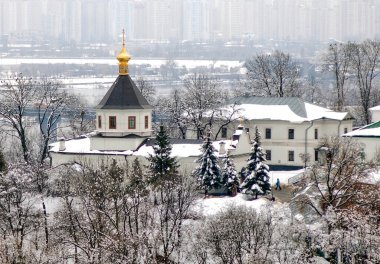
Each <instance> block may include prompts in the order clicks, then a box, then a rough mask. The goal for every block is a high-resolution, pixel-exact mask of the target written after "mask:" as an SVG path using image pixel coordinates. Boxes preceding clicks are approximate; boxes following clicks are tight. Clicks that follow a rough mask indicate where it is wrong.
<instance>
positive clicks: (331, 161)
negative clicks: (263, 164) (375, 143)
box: [305, 137, 374, 231]
mask: <svg viewBox="0 0 380 264" xmlns="http://www.w3.org/2000/svg"><path fill="white" fill-rule="evenodd" d="M321 146H322V147H321V148H322V149H323V150H324V151H325V164H324V165H320V164H314V165H313V166H312V168H311V169H310V171H308V172H307V177H308V179H309V180H310V183H311V184H312V186H314V188H316V190H317V191H316V192H317V196H318V197H319V198H318V200H319V201H320V202H319V203H315V202H313V199H307V200H305V202H306V203H307V204H308V205H309V206H310V207H311V208H313V210H314V211H315V212H316V213H317V214H318V215H320V216H324V215H325V212H326V210H327V209H328V208H332V209H333V210H334V211H340V210H343V209H345V208H347V207H348V206H349V205H350V204H351V203H356V201H357V200H358V198H359V197H360V193H361V189H360V188H358V187H359V186H360V185H361V183H362V182H363V181H364V180H365V179H366V178H367V177H368V175H369V173H370V172H371V171H372V170H373V169H374V163H372V162H365V161H363V157H362V153H361V149H362V148H361V146H360V144H359V143H358V142H356V141H354V139H351V138H337V137H332V138H325V139H323V140H322V142H321ZM329 228H330V229H331V226H329ZM330 231H331V230H330Z"/></svg>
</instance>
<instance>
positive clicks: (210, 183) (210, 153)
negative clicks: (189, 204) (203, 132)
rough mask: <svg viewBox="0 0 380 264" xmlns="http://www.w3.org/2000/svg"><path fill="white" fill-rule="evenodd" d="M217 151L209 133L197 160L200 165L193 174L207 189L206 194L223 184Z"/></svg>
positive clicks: (205, 189) (202, 186) (203, 187)
mask: <svg viewBox="0 0 380 264" xmlns="http://www.w3.org/2000/svg"><path fill="white" fill-rule="evenodd" d="M215 152H216V150H215V148H214V146H213V145H212V141H211V140H210V135H209V133H208V135H207V136H206V138H205V140H204V142H203V145H202V155H201V156H200V157H199V159H198V160H197V161H196V162H197V163H198V164H199V165H198V166H197V168H196V169H195V170H194V171H193V175H194V176H195V177H197V180H198V182H199V185H200V187H201V188H202V189H204V191H205V195H207V193H208V191H209V190H211V189H217V188H219V187H221V186H223V181H222V173H221V169H220V167H219V164H218V157H217V155H216V153H215Z"/></svg>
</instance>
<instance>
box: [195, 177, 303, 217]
mask: <svg viewBox="0 0 380 264" xmlns="http://www.w3.org/2000/svg"><path fill="white" fill-rule="evenodd" d="M302 172H303V170H294V171H272V172H270V176H271V181H272V183H273V184H272V185H274V184H275V182H276V180H277V178H278V179H280V182H281V184H287V182H288V179H289V178H291V177H293V176H295V175H297V174H299V173H302ZM268 204H272V205H274V206H279V207H281V206H282V205H280V203H278V202H275V203H273V202H271V201H270V200H268V198H265V197H262V198H259V199H257V200H252V201H247V200H245V199H244V195H243V194H240V193H239V194H238V195H236V196H235V197H230V196H223V197H208V198H206V199H204V198H200V199H198V200H197V201H196V203H195V205H194V210H196V211H197V212H198V213H200V214H202V215H204V216H210V215H214V214H216V213H218V212H220V211H221V210H223V209H226V208H227V207H228V206H231V205H234V206H241V205H243V206H247V207H249V208H254V209H255V210H257V212H260V211H261V210H263V207H265V206H266V205H268Z"/></svg>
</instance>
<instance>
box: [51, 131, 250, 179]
mask: <svg viewBox="0 0 380 264" xmlns="http://www.w3.org/2000/svg"><path fill="white" fill-rule="evenodd" d="M94 140H95V142H97V141H98V140H101V139H99V138H98V137H97V136H94V135H92V136H89V137H83V138H79V139H72V140H67V141H60V142H56V143H53V144H51V145H50V147H51V148H50V152H49V153H50V157H51V159H52V166H54V167H55V166H58V165H61V164H70V163H73V162H79V163H84V164H87V165H90V166H93V167H97V166H100V165H101V164H104V163H107V162H110V161H112V160H113V159H114V160H116V161H117V162H118V164H120V165H123V164H126V163H127V162H128V163H129V164H132V162H133V160H134V159H136V158H138V159H139V161H140V162H141V164H143V165H148V160H147V158H148V157H149V155H150V154H153V153H154V152H153V146H152V145H151V144H148V142H149V140H150V139H141V138H109V137H108V138H103V140H105V142H107V145H106V146H112V147H111V148H120V149H119V150H109V149H108V150H103V151H99V148H96V149H92V147H93V142H94ZM142 140H143V141H142ZM138 142H139V144H138V146H132V144H134V143H138ZM250 142H251V140H250V138H249V134H248V133H245V132H244V131H243V133H241V135H240V137H239V139H238V140H235V141H231V140H222V141H215V142H213V146H214V147H215V149H216V151H217V154H218V155H219V156H223V155H224V154H225V151H223V149H221V146H222V144H224V150H227V151H228V152H229V156H230V157H231V158H232V159H233V160H234V164H235V166H236V169H237V170H238V171H240V170H241V168H242V167H243V166H246V165H247V158H248V155H249V153H250V151H251V145H250ZM220 143H222V144H220ZM128 144H129V145H130V146H128ZM116 145H118V146H119V147H117V146H116ZM115 146H116V147H115ZM109 148H110V147H109ZM201 151H202V142H199V141H198V142H193V143H189V142H187V143H186V142H178V143H175V144H173V145H172V156H173V157H176V158H177V160H178V164H179V165H180V171H182V172H183V173H187V174H190V173H191V172H192V171H193V170H194V168H195V166H196V165H197V163H196V162H195V161H196V160H197V159H198V157H199V156H200V155H201V153H202V152H201ZM220 161H221V160H220Z"/></svg>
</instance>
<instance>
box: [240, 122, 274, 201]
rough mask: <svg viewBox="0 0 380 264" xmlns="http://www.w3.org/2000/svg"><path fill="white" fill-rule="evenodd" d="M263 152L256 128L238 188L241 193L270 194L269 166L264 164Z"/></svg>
mask: <svg viewBox="0 0 380 264" xmlns="http://www.w3.org/2000/svg"><path fill="white" fill-rule="evenodd" d="M265 161H266V158H265V152H264V151H263V149H262V148H261V136H260V132H259V130H258V129H257V127H256V131H255V139H254V141H253V142H252V151H251V154H250V157H249V159H248V163H247V167H246V172H245V176H246V178H245V179H244V181H243V183H242V184H241V186H240V188H241V189H242V192H243V193H246V194H251V195H256V198H257V195H258V194H261V195H263V194H268V193H270V192H271V185H270V182H269V181H270V177H269V166H268V165H267V164H265Z"/></svg>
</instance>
